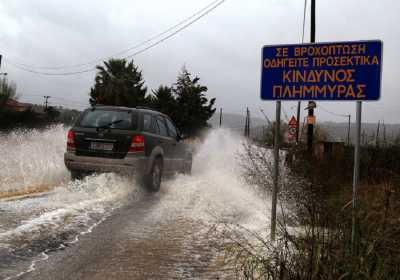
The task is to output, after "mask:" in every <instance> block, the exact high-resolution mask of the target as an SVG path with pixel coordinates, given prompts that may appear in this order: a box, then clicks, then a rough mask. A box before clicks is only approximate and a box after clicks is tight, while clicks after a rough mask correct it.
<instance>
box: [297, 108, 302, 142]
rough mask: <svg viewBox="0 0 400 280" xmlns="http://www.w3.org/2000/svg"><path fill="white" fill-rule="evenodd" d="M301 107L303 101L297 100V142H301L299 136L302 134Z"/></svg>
mask: <svg viewBox="0 0 400 280" xmlns="http://www.w3.org/2000/svg"><path fill="white" fill-rule="evenodd" d="M300 107H301V101H298V102H297V122H296V144H299V136H300Z"/></svg>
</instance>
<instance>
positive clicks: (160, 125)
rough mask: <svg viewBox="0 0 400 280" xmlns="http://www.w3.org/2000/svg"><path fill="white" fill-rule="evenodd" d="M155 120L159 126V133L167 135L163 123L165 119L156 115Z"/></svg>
mask: <svg viewBox="0 0 400 280" xmlns="http://www.w3.org/2000/svg"><path fill="white" fill-rule="evenodd" d="M156 122H157V124H158V127H159V128H160V135H161V136H168V130H167V126H166V125H165V121H164V120H163V119H162V118H160V117H157V118H156Z"/></svg>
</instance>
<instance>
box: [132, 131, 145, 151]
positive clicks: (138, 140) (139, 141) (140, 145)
mask: <svg viewBox="0 0 400 280" xmlns="http://www.w3.org/2000/svg"><path fill="white" fill-rule="evenodd" d="M129 152H130V153H138V152H144V136H143V135H134V136H133V137H132V142H131V146H130V147H129Z"/></svg>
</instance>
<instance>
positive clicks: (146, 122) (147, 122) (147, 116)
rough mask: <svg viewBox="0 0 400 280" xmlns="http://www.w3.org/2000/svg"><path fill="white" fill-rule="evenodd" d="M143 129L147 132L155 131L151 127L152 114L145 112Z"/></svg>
mask: <svg viewBox="0 0 400 280" xmlns="http://www.w3.org/2000/svg"><path fill="white" fill-rule="evenodd" d="M143 130H144V131H147V132H153V131H152V127H151V115H150V114H143Z"/></svg>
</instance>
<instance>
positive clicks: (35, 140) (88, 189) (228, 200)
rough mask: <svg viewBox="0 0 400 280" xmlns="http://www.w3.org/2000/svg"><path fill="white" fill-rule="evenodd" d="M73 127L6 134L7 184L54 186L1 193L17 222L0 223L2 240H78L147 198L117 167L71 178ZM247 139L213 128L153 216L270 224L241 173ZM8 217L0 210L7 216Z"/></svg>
mask: <svg viewBox="0 0 400 280" xmlns="http://www.w3.org/2000/svg"><path fill="white" fill-rule="evenodd" d="M66 133H67V129H65V128H63V127H62V126H54V127H52V128H50V129H48V130H43V131H38V130H29V131H18V132H12V133H10V134H8V135H1V136H0V154H2V155H5V156H4V157H1V158H0V179H1V181H0V191H3V190H23V189H24V188H27V187H32V186H41V185H52V188H51V190H50V191H49V192H48V193H46V194H45V195H43V196H39V197H32V198H27V199H20V200H12V201H2V200H0V212H2V213H6V216H7V213H12V214H13V215H11V216H9V217H10V218H9V219H11V220H12V221H8V222H10V223H9V225H10V226H8V227H7V226H6V227H2V228H0V246H2V247H7V248H9V249H10V250H11V251H12V250H14V249H18V246H19V244H20V241H21V240H22V241H25V243H29V242H30V241H31V240H33V239H35V238H43V235H44V236H46V235H49V236H51V235H56V234H58V233H62V232H65V231H69V230H71V229H72V230H74V231H75V232H77V234H76V236H75V238H73V239H71V240H69V241H67V242H70V243H74V242H77V241H78V240H79V236H80V235H82V234H87V233H90V232H91V231H92V229H93V228H94V227H95V226H97V225H98V224H99V223H101V222H102V221H104V219H106V218H107V217H109V215H111V213H112V212H113V210H114V209H116V208H119V207H121V206H123V205H125V204H126V203H127V201H130V202H132V197H134V199H135V200H140V198H141V197H142V196H141V192H142V190H141V188H140V187H139V186H138V185H137V184H136V183H134V182H133V181H132V180H130V179H128V178H124V177H121V176H118V175H115V174H100V175H92V176H88V177H86V178H84V179H83V180H77V181H70V180H69V173H68V171H67V170H66V168H65V166H64V162H63V153H64V151H65V145H66ZM243 141H245V140H244V139H243V138H242V137H241V136H239V135H238V134H235V133H233V132H232V131H229V130H227V129H216V130H212V131H211V132H210V133H209V135H208V136H207V137H206V139H205V141H204V142H203V143H201V144H199V145H198V146H197V147H196V153H195V155H194V159H193V170H192V175H190V176H188V175H177V176H176V177H175V178H173V179H170V180H167V181H163V183H162V186H161V190H160V192H159V193H157V194H154V196H155V197H156V198H159V199H158V200H157V202H158V203H156V204H155V205H154V206H153V207H151V208H150V210H149V211H150V213H149V215H148V217H149V218H150V219H152V220H153V221H155V222H157V221H168V220H169V219H170V220H174V219H178V218H180V217H184V218H188V219H191V220H193V221H200V222H205V223H208V222H211V223H213V222H216V221H226V222H230V223H235V224H236V223H237V224H240V225H242V226H245V227H246V228H249V229H250V230H255V231H264V230H265V228H266V227H267V226H268V224H269V214H268V213H269V211H270V202H269V200H267V201H266V200H264V199H263V198H261V197H260V196H259V195H258V194H256V193H255V192H254V191H253V188H252V186H251V185H250V184H248V183H247V182H246V181H244V180H243V179H242V177H241V170H240V165H239V163H238V156H239V154H240V153H241V152H243V149H244V147H243ZM20 217H23V218H20ZM3 220H4V217H0V222H2V221H3ZM4 221H5V224H6V225H7V221H6V220H4ZM60 246H63V244H61V245H60ZM53 249H54V248H53ZM49 250H50V249H46V250H44V251H43V252H42V253H40V254H39V255H38V256H37V258H35V260H33V261H32V264H31V265H30V267H29V268H28V269H27V270H25V271H24V272H21V273H23V274H25V273H27V272H29V271H32V270H34V269H35V265H36V262H38V261H42V260H45V259H47V257H48V256H47V252H48V251H49ZM20 275H22V274H20ZM10 279H11V278H10Z"/></svg>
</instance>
